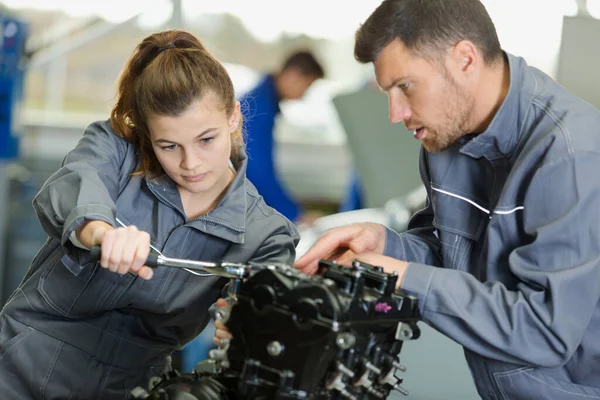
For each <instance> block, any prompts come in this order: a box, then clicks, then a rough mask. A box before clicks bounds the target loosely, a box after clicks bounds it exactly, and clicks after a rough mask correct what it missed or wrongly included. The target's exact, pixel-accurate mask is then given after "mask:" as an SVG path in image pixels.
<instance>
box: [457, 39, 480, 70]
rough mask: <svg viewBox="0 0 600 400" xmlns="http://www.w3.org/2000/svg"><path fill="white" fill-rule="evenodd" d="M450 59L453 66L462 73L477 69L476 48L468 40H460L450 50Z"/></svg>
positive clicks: (477, 52)
mask: <svg viewBox="0 0 600 400" xmlns="http://www.w3.org/2000/svg"><path fill="white" fill-rule="evenodd" d="M452 58H453V60H454V63H455V65H456V66H457V67H458V69H459V70H461V71H463V72H469V71H470V70H472V69H474V68H477V67H479V63H480V62H481V60H480V54H479V50H478V49H477V47H476V46H475V45H474V44H473V43H472V42H470V41H468V40H461V41H460V42H458V43H456V44H455V45H454V48H453V49H452Z"/></svg>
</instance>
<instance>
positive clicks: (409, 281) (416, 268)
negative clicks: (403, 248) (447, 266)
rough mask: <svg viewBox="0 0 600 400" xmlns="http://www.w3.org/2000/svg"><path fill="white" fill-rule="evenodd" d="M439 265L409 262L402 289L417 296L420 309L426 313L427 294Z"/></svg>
mask: <svg viewBox="0 0 600 400" xmlns="http://www.w3.org/2000/svg"><path fill="white" fill-rule="evenodd" d="M436 268H437V267H433V266H431V265H425V264H418V263H412V262H411V263H408V267H407V268H406V272H405V273H404V277H403V278H402V284H401V285H400V289H401V290H402V291H405V292H407V293H408V294H410V295H413V296H415V297H416V298H417V299H418V302H419V311H420V312H421V316H423V315H424V311H425V304H426V303H427V295H428V294H429V290H430V287H431V281H432V280H433V274H434V273H435V270H436Z"/></svg>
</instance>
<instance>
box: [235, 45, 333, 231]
mask: <svg viewBox="0 0 600 400" xmlns="http://www.w3.org/2000/svg"><path fill="white" fill-rule="evenodd" d="M324 76H325V73H324V71H323V67H322V66H321V64H320V63H319V62H318V61H317V59H316V58H315V56H314V55H313V54H312V53H311V52H309V51H297V52H295V53H293V54H291V55H290V56H288V58H287V59H286V60H285V62H284V63H283V66H282V67H281V69H280V70H279V71H277V72H276V73H269V74H265V75H264V76H263V77H262V79H261V80H260V82H259V83H258V84H257V85H256V86H255V87H254V88H253V89H251V90H250V91H249V92H248V93H246V94H245V95H244V96H243V97H242V98H241V99H240V103H241V104H242V110H243V113H244V117H245V118H244V131H245V133H246V149H247V153H248V169H247V171H246V175H247V176H248V179H250V181H251V182H252V183H253V184H254V185H255V186H256V188H257V190H258V192H259V193H260V194H261V195H262V196H263V198H264V200H265V202H266V203H267V204H268V205H269V206H271V207H273V208H274V209H276V210H277V211H279V212H280V213H281V214H283V215H284V216H285V217H286V218H288V219H289V220H291V221H293V222H295V223H297V224H302V223H311V222H312V221H313V220H314V219H315V218H316V217H317V216H319V214H318V213H312V212H307V213H305V212H304V211H303V210H302V207H301V206H300V205H299V204H298V202H297V201H296V200H295V199H294V198H293V196H292V195H291V194H290V193H289V192H288V191H287V190H286V188H285V185H284V184H283V183H282V181H281V177H280V175H279V174H278V172H277V170H276V168H275V137H274V127H275V118H276V117H277V116H278V115H279V113H280V109H279V103H280V102H281V101H284V100H299V99H301V98H302V97H303V96H304V94H305V93H306V91H307V90H308V88H309V87H310V86H311V85H312V84H313V83H314V82H315V81H316V80H317V79H321V78H323V77H324Z"/></svg>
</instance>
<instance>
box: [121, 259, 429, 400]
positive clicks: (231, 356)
mask: <svg viewBox="0 0 600 400" xmlns="http://www.w3.org/2000/svg"><path fill="white" fill-rule="evenodd" d="M160 262H161V263H162V264H161V265H165V266H171V265H169V262H170V261H169V260H168V259H165V258H163V260H162V261H160ZM180 265H181V264H180V263H179V262H177V263H174V265H173V266H175V267H179V266H180ZM221 265H222V264H221ZM185 266H186V268H189V266H190V263H188V262H186V263H185ZM319 266H320V271H319V273H318V274H317V275H314V276H307V275H304V274H302V273H300V272H298V271H297V270H295V269H294V268H293V267H291V266H287V267H286V266H276V267H273V266H270V267H252V268H250V267H248V266H236V268H238V271H246V272H244V274H246V273H247V275H244V274H241V275H240V277H239V278H238V279H239V281H240V282H241V284H239V287H238V290H237V293H236V301H235V302H234V303H233V305H232V306H231V307H230V308H229V309H227V310H225V311H224V312H223V313H222V315H221V317H222V318H223V320H224V321H226V325H227V327H228V329H229V330H230V332H231V334H232V336H233V339H231V340H230V341H229V342H228V343H223V346H222V347H221V348H220V349H215V350H212V351H211V352H210V355H209V357H210V359H208V360H205V361H202V362H200V363H198V364H197V366H196V368H195V369H194V371H192V372H190V373H186V374H181V373H179V372H177V371H171V372H169V373H166V374H163V375H161V376H158V377H154V378H153V379H152V380H151V382H150V384H149V387H148V388H140V387H138V388H136V389H135V390H134V391H132V395H133V397H134V398H135V399H150V400H201V399H211V400H212V399H215V400H217V399H251V398H252V399H254V398H262V399H352V400H354V399H384V398H386V397H387V396H388V395H389V394H390V392H392V391H394V390H395V391H398V392H400V393H402V394H404V395H406V394H408V392H407V391H406V390H405V389H404V388H402V387H401V386H400V384H401V383H402V378H401V377H400V376H399V373H400V372H402V371H405V370H406V368H405V367H403V366H402V365H400V364H399V362H398V357H399V354H400V351H401V349H402V345H403V343H404V341H405V340H409V339H416V338H418V337H419V328H418V326H417V321H418V319H419V312H418V307H417V300H416V298H414V297H412V296H410V295H408V294H406V293H402V292H398V291H396V282H397V275H395V274H387V273H385V272H383V269H382V268H380V267H376V266H372V265H368V264H364V263H361V262H358V261H355V262H354V263H353V265H352V266H351V267H344V266H340V265H338V264H336V263H334V262H330V261H325V260H321V262H320V264H319ZM201 268H211V271H210V272H211V273H216V274H223V275H224V276H229V277H231V275H226V274H230V273H231V270H226V269H223V270H218V269H213V267H209V266H206V265H203V266H201Z"/></svg>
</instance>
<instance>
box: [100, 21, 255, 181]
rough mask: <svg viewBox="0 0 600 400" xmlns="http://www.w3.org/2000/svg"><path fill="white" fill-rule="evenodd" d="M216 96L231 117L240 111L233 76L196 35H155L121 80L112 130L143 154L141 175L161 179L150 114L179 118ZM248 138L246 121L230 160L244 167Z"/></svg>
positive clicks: (173, 32) (235, 137) (234, 135)
mask: <svg viewBox="0 0 600 400" xmlns="http://www.w3.org/2000/svg"><path fill="white" fill-rule="evenodd" d="M207 94H213V95H215V97H216V98H217V99H218V100H220V103H221V104H220V105H221V106H222V109H223V110H224V111H225V113H226V115H227V117H230V116H231V115H232V113H233V112H234V110H235V104H236V99H235V93H234V88H233V83H232V82H231V78H230V77H229V74H228V73H227V71H226V70H225V68H224V67H223V65H221V63H219V62H218V61H217V60H216V59H215V58H214V57H213V56H212V55H211V54H210V53H209V52H208V51H207V50H206V49H205V48H204V46H203V45H202V43H201V42H200V41H199V40H198V39H197V38H196V37H195V36H194V35H192V34H190V33H188V32H184V31H180V30H169V31H165V32H159V33H154V34H152V35H150V36H148V37H147V38H145V39H144V40H142V42H141V43H140V44H139V45H138V46H137V47H136V49H135V50H134V51H133V53H132V55H131V56H130V58H129V60H128V61H127V63H126V64H125V68H124V69H123V71H122V72H121V76H120V77H119V84H118V89H117V102H116V104H115V106H114V107H113V109H112V113H111V118H110V121H111V125H112V128H113V130H114V131H115V132H116V133H117V134H118V135H119V136H121V137H123V138H124V139H126V140H127V141H129V142H130V143H132V144H133V145H134V146H135V147H136V148H137V150H138V152H139V156H140V166H139V167H138V169H137V170H136V171H135V173H136V174H145V175H147V176H149V177H156V176H158V175H161V174H162V173H163V169H162V167H161V165H160V163H159V162H158V159H157V158H156V155H155V154H154V150H153V149H152V142H151V140H150V131H149V130H148V126H147V121H148V118H149V117H150V116H151V115H166V116H171V117H174V116H178V115H180V114H181V113H183V112H184V111H185V110H186V109H187V108H188V107H189V106H190V105H191V104H192V103H193V102H195V101H197V100H199V99H202V98H204V96H206V95H207ZM243 147H244V139H243V136H242V121H240V124H239V127H238V128H237V129H236V130H235V131H234V132H233V133H232V148H231V161H232V162H233V164H234V166H235V167H236V168H237V167H238V166H239V162H240V157H241V153H242V149H243Z"/></svg>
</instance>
